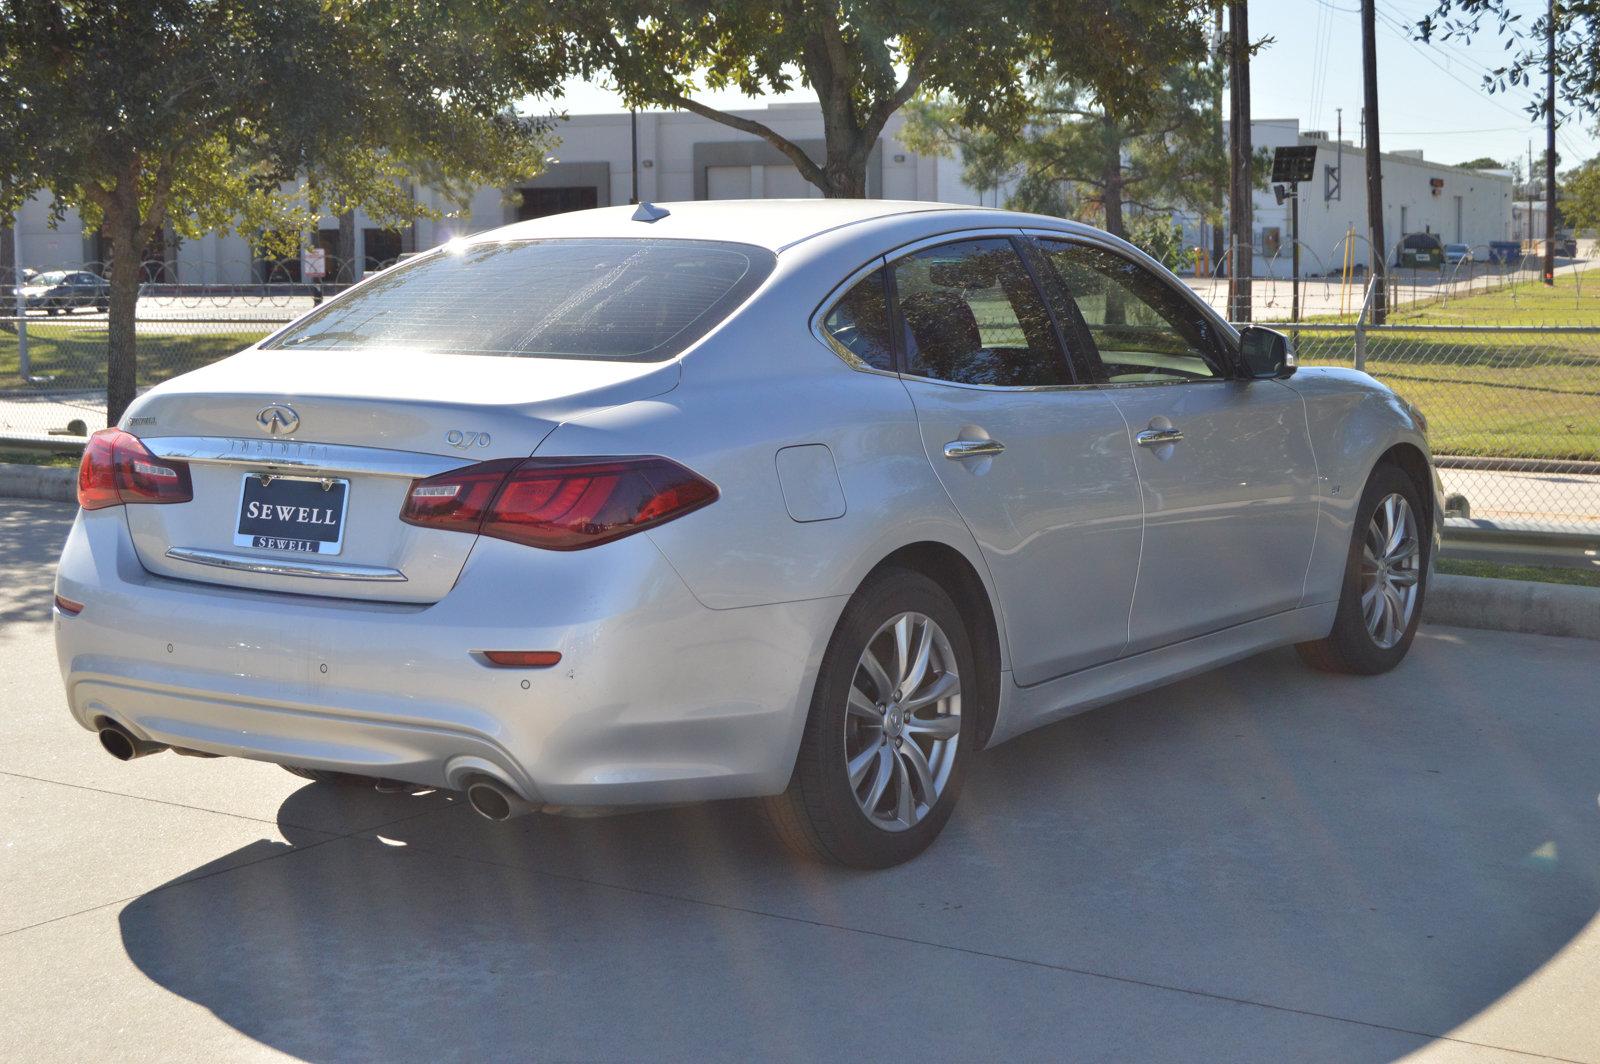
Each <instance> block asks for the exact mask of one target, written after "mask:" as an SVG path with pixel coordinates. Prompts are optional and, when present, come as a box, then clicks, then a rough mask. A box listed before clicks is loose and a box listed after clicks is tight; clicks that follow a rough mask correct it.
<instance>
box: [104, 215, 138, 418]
mask: <svg viewBox="0 0 1600 1064" xmlns="http://www.w3.org/2000/svg"><path fill="white" fill-rule="evenodd" d="M122 199H123V198H122V197H118V198H117V199H116V201H114V202H113V204H112V206H111V207H110V208H109V209H107V211H106V216H105V226H106V229H107V230H108V231H109V232H110V235H111V309H110V313H109V314H107V315H106V318H107V320H106V424H107V425H115V424H116V423H117V422H118V421H120V420H122V413H123V411H125V410H127V409H128V404H130V403H132V402H133V397H134V392H135V390H136V389H137V387H138V379H139V362H138V354H137V352H136V351H135V346H134V345H135V326H134V315H135V314H136V313H137V310H138V303H139V266H140V263H139V258H140V251H141V248H140V247H139V239H138V230H139V222H138V218H137V216H136V213H135V209H134V208H131V207H129V206H128V205H126V204H125V203H123V202H122Z"/></svg>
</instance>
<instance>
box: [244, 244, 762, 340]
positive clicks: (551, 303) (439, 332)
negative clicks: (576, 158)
mask: <svg viewBox="0 0 1600 1064" xmlns="http://www.w3.org/2000/svg"><path fill="white" fill-rule="evenodd" d="M776 261H777V259H776V256H774V255H773V254H772V252H770V251H767V250H765V249H763V248H756V247H751V246H750V245H748V244H733V243H722V242H719V241H710V240H637V239H634V240H518V241H506V242H503V243H484V244H467V245H465V246H463V247H457V248H452V247H450V246H449V245H447V246H446V247H445V248H444V249H441V250H440V251H438V252H435V253H434V254H431V255H427V256H425V257H423V258H420V259H417V260H415V261H414V262H409V263H406V264H404V265H402V266H396V267H395V268H394V269H393V270H391V271H390V272H388V273H385V274H383V275H381V276H379V277H375V278H373V279H372V280H371V281H369V282H367V283H366V284H363V285H361V286H360V287H359V288H356V289H353V290H352V291H350V292H349V293H348V294H346V295H343V296H341V297H339V298H338V299H335V300H333V301H332V302H330V303H329V304H328V305H327V306H325V307H323V308H322V309H321V310H319V311H315V312H313V313H311V314H308V315H307V316H306V317H305V318H303V319H302V320H300V321H298V322H296V323H295V324H294V325H291V326H290V327H289V328H287V329H285V330H284V331H283V332H282V333H280V334H279V335H277V336H276V337H274V338H273V339H272V340H270V341H268V342H267V343H266V344H264V345H262V346H264V347H268V348H296V349H299V348H304V349H315V350H331V349H349V348H368V347H388V348H394V347H398V348H409V349H415V350H425V351H438V352H448V353H453V354H464V355H508V356H520V357H525V358H582V359H614V360H618V361H625V362H655V361H660V360H662V359H667V358H671V357H672V356H673V355H675V354H677V353H679V352H680V351H682V350H684V349H685V348H686V347H688V346H689V345H690V344H692V343H694V342H695V341H696V340H698V339H699V338H700V337H702V336H704V335H705V334H706V333H707V332H709V331H710V330H711V329H712V328H713V327H715V326H716V325H717V323H718V322H720V321H722V320H723V319H724V318H726V317H727V316H728V315H729V314H730V313H732V311H733V310H734V308H736V307H737V306H738V305H739V304H740V303H742V302H744V300H745V299H746V297H748V296H749V295H750V293H751V292H753V291H755V289H756V287H757V286H758V285H760V284H761V282H762V281H763V280H764V279H765V278H766V276H767V274H769V273H770V272H771V271H772V267H773V265H774V264H775V263H776Z"/></svg>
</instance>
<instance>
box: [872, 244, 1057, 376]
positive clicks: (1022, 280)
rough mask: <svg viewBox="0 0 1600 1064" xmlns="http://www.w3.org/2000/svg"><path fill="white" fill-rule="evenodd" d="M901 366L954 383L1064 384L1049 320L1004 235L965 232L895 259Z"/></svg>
mask: <svg viewBox="0 0 1600 1064" xmlns="http://www.w3.org/2000/svg"><path fill="white" fill-rule="evenodd" d="M893 268H894V285H895V298H896V300H897V301H898V303H899V307H900V317H901V319H902V320H903V321H904V322H905V327H906V329H905V331H906V372H908V373H912V374H915V375H916V376H918V377H929V378H932V379H933V380H940V381H950V382H953V383H956V384H990V385H1001V386H1007V387H1025V386H1039V385H1050V384H1070V383H1072V380H1071V377H1070V376H1069V375H1068V371H1067V364H1066V359H1065V358H1064V357H1063V355H1062V352H1061V346H1060V344H1059V343H1058V342H1057V340H1056V332H1055V326H1054V324H1053V323H1052V322H1051V320H1050V314H1049V311H1047V310H1046V309H1045V306H1044V302H1043V300H1041V299H1040V298H1039V292H1038V290H1037V289H1035V288H1034V286H1033V279H1032V278H1031V277H1029V276H1028V270H1027V267H1025V266H1024V265H1023V263H1022V259H1021V258H1020V257H1019V256H1018V255H1017V251H1016V249H1015V248H1014V247H1012V246H1011V242H1010V241H1009V240H1005V239H1000V238H994V239H983V240H964V241H961V242H960V243H955V244H943V245H940V246H939V247H933V248H928V249H926V250H924V251H918V252H915V253H913V254H911V255H908V256H906V257H905V258H903V259H901V260H899V261H898V262H896V263H895V264H894V267H893Z"/></svg>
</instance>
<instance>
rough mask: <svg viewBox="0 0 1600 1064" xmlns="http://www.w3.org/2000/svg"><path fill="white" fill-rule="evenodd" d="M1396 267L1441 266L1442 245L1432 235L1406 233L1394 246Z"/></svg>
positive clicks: (1442, 259) (1442, 256) (1442, 262)
mask: <svg viewBox="0 0 1600 1064" xmlns="http://www.w3.org/2000/svg"><path fill="white" fill-rule="evenodd" d="M1394 265H1396V266H1434V267H1438V266H1442V265H1444V243H1443V242H1442V241H1441V240H1440V239H1439V238H1438V237H1437V236H1434V235H1433V234H1432V233H1407V234H1406V235H1405V236H1403V237H1401V238H1400V243H1399V244H1397V245H1396V246H1395V253H1394Z"/></svg>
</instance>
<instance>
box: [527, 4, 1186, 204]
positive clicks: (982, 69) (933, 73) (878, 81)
mask: <svg viewBox="0 0 1600 1064" xmlns="http://www.w3.org/2000/svg"><path fill="white" fill-rule="evenodd" d="M1200 6H1203V0H776V2H764V0H763V2H757V0H616V2H612V3H607V4H595V3H593V2H592V0H553V2H550V3H545V4H541V5H539V6H538V8H536V9H525V10H526V11H527V16H526V18H525V20H524V21H525V22H526V23H527V24H528V27H529V28H528V29H527V31H526V32H527V34H528V39H529V40H532V41H549V40H551V39H559V40H561V41H562V42H564V44H563V46H564V47H567V48H570V49H571V54H572V56H574V59H575V62H576V64H577V66H578V68H579V69H581V70H582V71H583V72H585V73H588V74H595V75H604V76H606V77H608V78H609V79H610V80H611V82H612V83H613V84H614V85H615V86H616V87H617V88H618V89H619V90H620V91H621V92H622V94H623V95H624V97H625V98H626V99H627V100H628V101H629V103H631V104H637V105H641V106H642V105H655V106H663V107H673V108H679V109H682V110H685V111H691V112H693V113H695V114H699V115H701V116H703V117H706V118H710V119H712V120H713V121H716V122H721V123H722V124H724V125H727V126H729V127H731V128H733V129H738V130H741V131H743V132H746V133H750V134H753V135H755V136H757V137H760V138H761V139H763V140H765V141H766V142H767V143H768V144H771V145H772V146H773V147H774V148H776V149H777V150H778V151H779V152H781V153H783V155H784V156H785V157H787V158H788V159H789V160H790V161H791V162H792V163H794V165H795V168H796V169H798V170H799V171H800V173H801V175H802V176H803V177H805V178H806V180H808V181H810V182H811V183H812V184H814V185H816V186H817V187H818V188H820V189H821V190H822V191H823V193H824V194H825V195H828V196H846V197H859V196H864V195H866V191H867V160H868V157H869V155H870V153H871V151H872V148H873V146H874V145H875V144H876V143H877V141H878V138H879V136H880V135H881V134H882V132H883V128H884V126H885V124H886V123H887V122H888V121H889V119H890V117H891V116H893V115H894V113H895V112H896V111H898V110H899V109H900V108H901V107H902V106H904V105H905V104H906V103H907V101H909V100H910V99H911V98H912V97H913V96H914V95H915V94H916V93H918V92H919V91H923V92H926V93H928V94H929V95H930V96H933V97H936V98H938V99H939V100H941V101H942V105H943V106H950V107H953V108H955V109H956V110H957V111H958V112H959V114H960V116H961V119H962V122H963V124H964V125H966V126H968V127H974V128H975V127H977V126H979V125H987V126H989V127H990V128H1006V127H1010V128H1012V129H1016V128H1018V127H1019V126H1020V123H1021V121H1022V119H1023V116H1024V104H1025V102H1026V92H1025V81H1024V78H1025V75H1028V74H1030V73H1036V72H1037V68H1038V67H1039V65H1040V64H1053V65H1056V66H1058V67H1060V68H1062V69H1079V70H1084V71H1087V72H1091V73H1092V74H1093V75H1095V76H1096V77H1097V78H1098V79H1099V81H1098V82H1097V83H1098V84H1102V85H1104V86H1105V87H1106V88H1107V89H1108V90H1110V93H1111V95H1110V98H1112V99H1117V100H1125V101H1126V102H1127V105H1128V106H1129V107H1130V108H1134V107H1137V106H1139V105H1140V104H1141V102H1142V101H1143V100H1145V99H1146V98H1147V97H1148V96H1149V95H1150V94H1152V93H1153V92H1156V91H1158V90H1159V86H1156V85H1153V84H1151V83H1150V82H1149V81H1148V79H1146V78H1145V77H1143V76H1142V73H1141V72H1140V70H1139V68H1138V65H1137V64H1130V63H1129V62H1128V59H1129V57H1130V56H1133V55H1136V54H1137V53H1139V52H1141V51H1143V50H1145V49H1148V48H1150V47H1151V46H1152V43H1153V42H1159V41H1160V39H1161V37H1162V30H1163V28H1164V26H1165V23H1166V22H1167V21H1172V20H1173V14H1172V13H1173V12H1190V11H1192V10H1194V9H1196V8H1198V7H1200ZM1152 14H1154V15H1155V16H1158V17H1155V18H1152V17H1151V16H1152ZM1063 30H1065V31H1066V32H1062V31H1063ZM799 86H805V87H808V88H810V89H811V90H812V91H813V92H815V93H816V94H817V100H818V102H819V104H820V107H821V111H822V125H823V140H824V144H825V147H824V150H823V157H822V158H821V159H813V158H811V157H810V156H809V155H808V154H807V153H806V151H805V150H804V149H803V148H802V147H801V146H800V145H799V144H797V143H795V142H794V141H793V140H791V139H790V138H788V137H786V136H784V135H783V134H781V133H780V132H778V131H777V130H776V129H774V128H773V127H772V126H770V125H768V124H766V123H764V122H760V121H757V120H754V119H751V118H748V117H745V116H741V115H736V114H732V113H730V112H727V111H723V110H720V109H717V108H714V107H710V106H708V105H706V104H703V103H701V102H699V101H697V100H695V99H694V98H693V93H694V92H696V91H697V90H698V89H700V88H706V89H737V90H739V91H741V92H743V93H744V94H745V95H748V96H760V95H764V94H767V93H781V92H786V91H789V90H791V89H794V88H796V87H799Z"/></svg>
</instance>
